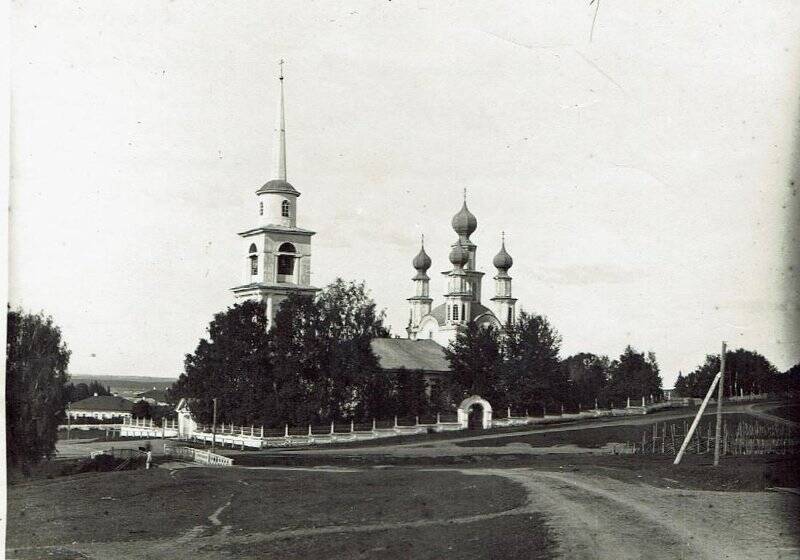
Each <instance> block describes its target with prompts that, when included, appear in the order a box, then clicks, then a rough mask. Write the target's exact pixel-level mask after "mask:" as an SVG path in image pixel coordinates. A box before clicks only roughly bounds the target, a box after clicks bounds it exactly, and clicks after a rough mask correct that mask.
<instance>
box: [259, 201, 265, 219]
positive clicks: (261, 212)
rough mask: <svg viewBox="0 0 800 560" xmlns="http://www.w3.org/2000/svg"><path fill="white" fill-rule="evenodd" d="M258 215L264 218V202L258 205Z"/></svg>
mask: <svg viewBox="0 0 800 560" xmlns="http://www.w3.org/2000/svg"><path fill="white" fill-rule="evenodd" d="M258 215H259V216H263V215H264V203H263V202H259V203H258Z"/></svg>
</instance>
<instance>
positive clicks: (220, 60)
mask: <svg viewBox="0 0 800 560" xmlns="http://www.w3.org/2000/svg"><path fill="white" fill-rule="evenodd" d="M593 10H594V7H593V6H592V7H590V6H589V2H588V0H587V1H574V2H565V1H563V0H553V1H550V2H530V1H529V0H526V1H524V2H519V3H516V4H513V3H507V4H505V5H504V6H501V5H500V4H499V3H497V2H485V3H479V2H468V3H447V2H428V1H422V0H420V1H416V2H414V1H408V2H398V1H396V2H386V3H379V2H363V3H360V2H337V3H328V2H304V3H301V2H284V3H268V2H226V3H211V2H181V1H176V2H109V1H106V0H103V1H97V2H52V1H47V2H32V1H26V2H24V3H15V4H14V5H13V6H12V20H13V21H12V25H13V48H14V51H13V60H12V135H11V141H12V159H11V161H12V193H11V252H10V257H11V266H10V268H11V276H10V299H11V302H12V305H21V306H23V307H24V308H25V309H27V310H31V311H37V310H44V311H45V312H46V313H48V314H51V315H52V316H53V317H54V319H55V321H56V322H57V323H58V324H59V325H61V327H62V329H63V334H64V337H65V339H66V341H67V343H68V344H69V347H70V348H71V350H72V360H71V364H70V370H71V372H72V373H73V374H129V375H163V376H169V375H177V374H178V373H179V372H180V371H181V369H182V363H183V357H184V354H186V353H187V352H192V351H193V350H194V348H195V346H196V344H197V341H198V339H199V338H200V337H202V336H204V333H205V328H206V326H207V324H208V322H209V320H210V319H211V317H212V315H213V314H214V313H215V312H217V311H220V310H222V309H224V308H225V307H226V306H228V305H230V304H231V303H232V302H233V297H232V294H231V293H230V291H229V289H230V288H231V287H233V286H234V285H236V284H238V283H239V282H240V280H241V268H242V266H241V256H242V255H241V250H242V246H241V244H240V243H239V238H238V237H237V235H236V233H237V232H239V231H242V230H244V229H247V228H249V227H252V226H253V225H254V224H255V222H256V216H255V215H254V213H255V209H256V203H255V200H256V198H255V194H254V191H255V190H256V189H257V188H258V187H259V186H260V185H261V184H263V183H264V182H266V180H268V179H269V178H270V175H271V167H272V166H271V162H272V160H273V157H272V150H273V141H272V138H273V136H272V130H273V127H274V124H275V108H276V99H277V97H276V96H277V93H278V92H277V82H276V80H275V75H276V70H277V65H276V63H277V60H278V59H280V58H281V57H283V58H285V59H286V60H287V64H286V75H287V79H286V96H287V143H288V166H287V167H288V175H289V180H290V181H291V182H292V184H294V185H295V187H296V188H297V189H298V190H300V192H301V193H302V196H301V198H300V200H299V214H298V225H299V226H301V227H305V228H308V229H313V230H315V231H317V232H318V234H317V235H316V236H315V237H314V240H313V260H312V271H313V275H312V279H313V283H314V284H315V285H318V286H324V285H325V284H327V283H328V282H330V281H332V280H333V279H334V278H336V277H337V276H340V277H343V278H345V279H356V280H362V279H363V280H365V281H366V282H367V285H368V287H369V288H370V289H371V290H372V294H373V296H374V298H375V299H376V301H377V303H378V305H379V306H380V307H382V308H385V309H386V311H387V323H388V324H390V325H391V326H392V329H393V332H394V333H397V334H403V335H404V330H403V329H404V327H405V325H406V322H407V318H408V304H407V302H406V301H405V299H406V298H407V297H410V296H411V295H413V290H412V283H411V277H412V276H413V274H414V271H413V269H412V267H411V264H410V263H411V259H412V258H413V257H414V255H415V254H416V252H417V251H418V249H419V242H418V240H419V236H420V234H421V233H424V234H425V239H426V248H427V250H428V253H429V254H430V255H431V258H432V259H433V266H432V272H435V273H434V274H431V276H432V278H433V280H432V282H431V293H432V295H433V296H434V298H435V300H434V305H436V304H438V303H441V301H442V297H441V296H442V293H443V291H444V288H445V284H444V279H443V278H442V277H441V275H439V274H438V272H439V271H442V270H445V269H446V268H448V266H449V262H448V261H447V253H448V250H449V245H450V243H452V242H453V241H454V240H455V234H454V233H453V231H452V229H451V227H450V219H451V217H452V215H453V214H454V213H455V212H456V211H457V210H458V208H459V206H460V203H461V191H462V189H463V188H465V187H466V188H467V189H468V192H469V206H470V209H471V210H472V212H473V213H474V214H475V215H476V216H477V219H478V230H477V232H476V233H475V235H474V236H473V240H474V241H475V242H476V243H477V245H478V266H479V268H480V269H482V270H483V271H484V272H486V273H487V276H486V278H487V280H488V282H487V287H486V288H485V289H484V293H485V294H487V295H488V297H491V295H492V294H493V289H494V287H493V282H492V281H491V276H492V275H493V274H494V270H493V269H492V267H491V258H492V256H493V255H494V254H495V253H496V252H497V250H498V248H499V242H500V232H501V231H502V230H505V232H506V240H507V243H506V245H507V248H508V251H509V253H510V254H511V255H512V256H513V258H514V267H513V268H512V269H511V271H510V272H511V275H512V276H513V278H514V284H513V287H514V292H515V296H516V297H518V298H519V303H518V309H524V310H527V311H531V312H536V313H541V314H544V315H546V316H547V317H549V319H550V320H551V321H552V323H553V324H554V325H555V326H556V328H557V329H558V330H559V332H560V333H561V335H562V336H563V340H564V342H563V349H562V354H563V355H564V356H566V355H569V354H572V353H575V352H579V351H588V352H595V353H599V354H607V355H610V356H612V357H614V356H617V355H619V354H620V353H621V352H622V350H623V349H624V347H625V346H626V345H627V344H631V345H633V346H634V347H635V348H638V349H640V350H652V351H654V352H655V353H656V355H657V357H658V360H659V363H660V365H661V368H662V373H663V376H664V379H665V385H666V386H671V385H672V383H673V380H674V377H675V375H676V374H677V372H678V370H683V371H684V372H686V371H689V370H691V369H693V368H694V367H695V366H696V365H697V364H699V363H700V362H702V361H703V359H704V356H705V355H706V354H707V353H713V352H718V351H719V345H720V341H722V340H727V341H728V344H729V346H732V347H734V348H735V347H739V346H742V347H745V348H749V349H754V350H757V351H759V352H761V353H763V354H764V355H766V356H767V357H768V358H769V359H770V360H772V361H773V362H774V363H775V364H776V365H777V366H778V367H779V368H780V369H786V368H788V367H789V366H791V365H792V364H794V363H795V362H797V361H798V360H800V350H799V349H798V347H799V346H800V342H799V341H798V338H797V334H796V333H795V332H792V331H791V329H790V324H791V322H792V320H795V319H796V318H797V313H798V307H797V296H796V294H795V293H794V292H793V291H792V290H790V289H789V287H790V275H789V266H790V262H789V252H790V251H791V250H792V249H791V243H790V241H789V240H790V236H789V235H788V230H789V226H790V224H791V223H792V217H793V216H792V214H791V208H792V187H791V185H790V180H791V175H792V162H793V158H794V159H796V157H797V156H796V152H795V134H796V129H797V124H798V105H799V104H798V99H799V98H800V87H798V86H799V85H800V80H798V77H799V76H798V74H799V73H800V72H798V70H800V64H799V63H800V3H798V2H797V1H796V0H786V1H783V2H781V1H770V2H764V1H760V0H759V1H750V2H748V1H745V2H719V0H711V1H702V2H692V3H685V2H669V1H664V0H653V1H637V2H603V3H602V5H601V7H600V10H599V13H598V15H597V21H596V26H595V29H594V34H593V38H592V40H591V41H590V29H591V24H592V17H593V14H594V11H593ZM795 189H796V188H795ZM795 192H796V190H795ZM796 198H797V197H795V200H796ZM794 270H795V271H796V270H797V269H796V268H795V269H794ZM488 297H486V299H488Z"/></svg>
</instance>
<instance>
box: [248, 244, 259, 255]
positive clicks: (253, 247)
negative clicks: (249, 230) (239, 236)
mask: <svg viewBox="0 0 800 560" xmlns="http://www.w3.org/2000/svg"><path fill="white" fill-rule="evenodd" d="M247 252H248V253H251V254H252V253H258V247H256V244H255V243H251V244H250V248H249V249H248V250H247Z"/></svg>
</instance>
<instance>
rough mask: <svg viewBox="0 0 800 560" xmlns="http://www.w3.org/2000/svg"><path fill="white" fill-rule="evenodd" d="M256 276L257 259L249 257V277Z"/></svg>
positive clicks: (253, 256)
mask: <svg viewBox="0 0 800 560" xmlns="http://www.w3.org/2000/svg"><path fill="white" fill-rule="evenodd" d="M256 274H258V257H257V256H256V255H250V275H251V276H255V275H256Z"/></svg>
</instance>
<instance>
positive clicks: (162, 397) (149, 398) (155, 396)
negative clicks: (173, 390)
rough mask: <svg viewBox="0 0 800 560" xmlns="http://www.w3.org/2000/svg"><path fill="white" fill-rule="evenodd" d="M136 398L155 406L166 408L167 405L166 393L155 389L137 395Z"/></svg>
mask: <svg viewBox="0 0 800 560" xmlns="http://www.w3.org/2000/svg"><path fill="white" fill-rule="evenodd" d="M136 397H137V398H139V399H141V400H143V401H146V402H148V403H150V404H153V405H156V406H166V405H167V404H168V403H167V392H166V391H164V390H159V389H156V388H155V387H153V388H152V389H150V390H149V391H145V392H144V393H138V394H137V395H136Z"/></svg>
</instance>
